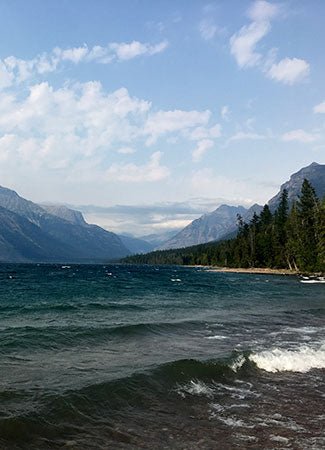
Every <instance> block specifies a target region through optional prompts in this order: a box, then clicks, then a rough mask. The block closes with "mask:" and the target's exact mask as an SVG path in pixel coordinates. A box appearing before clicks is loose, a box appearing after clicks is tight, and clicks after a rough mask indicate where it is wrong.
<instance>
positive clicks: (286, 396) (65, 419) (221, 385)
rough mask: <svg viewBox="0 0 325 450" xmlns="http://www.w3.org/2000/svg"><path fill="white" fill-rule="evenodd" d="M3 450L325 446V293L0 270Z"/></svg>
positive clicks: (193, 273)
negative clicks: (22, 449)
mask: <svg viewBox="0 0 325 450" xmlns="http://www.w3.org/2000/svg"><path fill="white" fill-rule="evenodd" d="M0 358H1V359H0V360H1V365H0V448H1V449H20V448H24V449H25V448H26V449H57V448H71V449H102V448H103V449H140V448H141V449H142V448H143V449H164V448H165V449H222V450H227V449H237V448H238V449H246V448H247V449H280V448H281V449H285V448H293V449H303V450H305V449H323V448H325V436H324V429H325V406H324V405H325V376H324V375H325V286H324V285H321V284H319V285H318V284H303V283H301V282H300V280H299V278H298V277H289V276H268V275H255V274H254V275H249V274H232V273H225V274H222V273H210V272H207V271H204V270H203V269H198V268H183V267H154V266H125V265H107V266H100V265H78V266H77V265H72V266H61V265H5V264H2V265H1V266H0Z"/></svg>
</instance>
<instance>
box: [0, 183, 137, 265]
mask: <svg viewBox="0 0 325 450" xmlns="http://www.w3.org/2000/svg"><path fill="white" fill-rule="evenodd" d="M130 253H131V252H130V251H129V250H128V249H127V247H126V246H125V245H124V244H123V242H122V241H121V239H120V238H119V237H118V236H117V235H116V234H114V233H111V232H109V231H106V230H104V229H103V228H100V227H99V226H97V225H90V224H88V223H86V222H85V220H84V218H83V216H82V214H81V213H79V212H78V211H73V210H69V209H68V208H66V207H64V206H40V205H37V204H36V203H33V202H31V201H29V200H25V199H24V198H22V197H20V196H19V195H18V194H17V193H16V192H15V191H12V190H10V189H7V188H4V187H0V261H13V262H14V261H16V262H30V261H42V262H54V261H59V262H65V261H67V262H86V261H87V262H91V261H94V262H95V261H107V260H112V259H118V258H121V257H123V256H126V255H128V254H130Z"/></svg>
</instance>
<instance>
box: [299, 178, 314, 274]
mask: <svg viewBox="0 0 325 450" xmlns="http://www.w3.org/2000/svg"><path fill="white" fill-rule="evenodd" d="M297 210H298V219H299V222H298V234H299V241H300V249H299V253H300V264H301V268H302V269H303V270H314V268H315V267H316V265H317V259H318V258H317V247H318V233H317V231H318V229H317V213H318V211H319V203H318V199H317V196H316V193H315V190H314V188H313V187H312V185H311V184H310V183H309V181H308V180H306V179H304V181H303V184H302V188H301V196H300V198H299V201H298V203H297Z"/></svg>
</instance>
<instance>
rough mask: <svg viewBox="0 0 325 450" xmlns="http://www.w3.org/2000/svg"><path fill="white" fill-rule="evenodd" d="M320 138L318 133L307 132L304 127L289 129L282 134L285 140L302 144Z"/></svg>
mask: <svg viewBox="0 0 325 450" xmlns="http://www.w3.org/2000/svg"><path fill="white" fill-rule="evenodd" d="M318 139H319V136H318V135H317V134H311V133H307V132H306V131H304V130H302V129H298V130H292V131H288V132H287V133H284V134H283V135H282V140H283V141H284V142H301V143H302V144H309V143H311V142H315V141H317V140H318Z"/></svg>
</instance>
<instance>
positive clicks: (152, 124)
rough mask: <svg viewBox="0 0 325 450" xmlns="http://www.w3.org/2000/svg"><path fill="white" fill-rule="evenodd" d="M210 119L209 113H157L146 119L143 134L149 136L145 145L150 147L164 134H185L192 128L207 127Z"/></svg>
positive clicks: (177, 111) (178, 111)
mask: <svg viewBox="0 0 325 450" xmlns="http://www.w3.org/2000/svg"><path fill="white" fill-rule="evenodd" d="M210 117H211V112H210V111H208V110H206V111H182V110H174V111H158V112H156V113H153V114H151V115H150V117H149V118H148V120H147V122H146V124H145V127H144V133H145V134H146V135H148V136H149V138H148V139H147V144H148V145H151V144H153V143H155V142H156V140H157V139H158V138H159V137H160V136H163V135H165V134H166V133H174V132H179V131H183V132H186V131H188V130H189V129H191V128H192V129H193V128H194V127H197V126H200V125H204V126H207V125H208V123H209V120H210Z"/></svg>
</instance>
